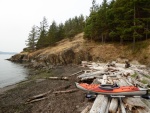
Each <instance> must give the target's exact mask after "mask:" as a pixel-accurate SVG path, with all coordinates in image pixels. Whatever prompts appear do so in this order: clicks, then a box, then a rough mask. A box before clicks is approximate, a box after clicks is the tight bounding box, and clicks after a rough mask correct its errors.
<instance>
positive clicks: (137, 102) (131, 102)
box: [123, 97, 150, 113]
mask: <svg viewBox="0 0 150 113" xmlns="http://www.w3.org/2000/svg"><path fill="white" fill-rule="evenodd" d="M123 102H124V103H126V105H127V107H128V108H129V110H130V111H132V109H133V108H134V109H137V110H138V108H139V110H140V111H141V108H142V112H141V113H144V112H145V111H148V112H147V113H150V109H149V107H148V106H147V105H146V104H145V103H143V102H142V101H141V99H140V98H131V97H130V98H124V99H123Z"/></svg>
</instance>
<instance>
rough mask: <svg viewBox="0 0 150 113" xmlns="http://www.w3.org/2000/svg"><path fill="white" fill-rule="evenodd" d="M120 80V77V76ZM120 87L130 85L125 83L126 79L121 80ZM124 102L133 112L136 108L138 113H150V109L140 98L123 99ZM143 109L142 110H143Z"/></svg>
mask: <svg viewBox="0 0 150 113" xmlns="http://www.w3.org/2000/svg"><path fill="white" fill-rule="evenodd" d="M118 77H119V78H120V76H118ZM119 83H120V84H119V85H120V86H128V85H129V84H128V83H127V82H126V81H125V78H120V80H119ZM122 100H123V102H124V103H125V104H126V106H127V108H128V109H129V110H130V111H132V110H133V108H136V109H137V111H140V113H145V111H148V112H147V113H149V112H150V111H149V109H148V107H147V106H146V105H145V104H144V103H143V102H142V101H141V100H140V98H133V97H130V98H123V99H122ZM141 108H142V109H141Z"/></svg>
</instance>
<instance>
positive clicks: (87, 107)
mask: <svg viewBox="0 0 150 113" xmlns="http://www.w3.org/2000/svg"><path fill="white" fill-rule="evenodd" d="M90 109H91V106H90V105H88V106H86V108H85V109H84V110H83V111H82V112H81V113H88V112H89V110H90Z"/></svg>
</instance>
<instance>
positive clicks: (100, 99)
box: [90, 76, 108, 113]
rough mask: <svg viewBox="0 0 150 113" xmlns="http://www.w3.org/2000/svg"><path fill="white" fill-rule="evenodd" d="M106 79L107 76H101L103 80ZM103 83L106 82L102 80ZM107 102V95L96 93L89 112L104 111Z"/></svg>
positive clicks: (102, 112) (98, 112) (100, 112)
mask: <svg viewBox="0 0 150 113" xmlns="http://www.w3.org/2000/svg"><path fill="white" fill-rule="evenodd" d="M106 79H107V76H103V81H105V80H106ZM102 83H103V84H105V83H106V82H102ZM107 104H108V97H106V96H104V95H98V96H97V97H96V99H95V101H94V104H93V106H92V108H91V110H90V113H105V111H106V109H107Z"/></svg>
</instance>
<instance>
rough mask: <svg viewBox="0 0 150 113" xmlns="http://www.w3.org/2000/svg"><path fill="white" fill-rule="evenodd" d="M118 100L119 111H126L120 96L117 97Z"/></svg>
mask: <svg viewBox="0 0 150 113" xmlns="http://www.w3.org/2000/svg"><path fill="white" fill-rule="evenodd" d="M119 102H120V108H121V113H126V110H125V106H124V104H123V102H122V99H121V98H119Z"/></svg>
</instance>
